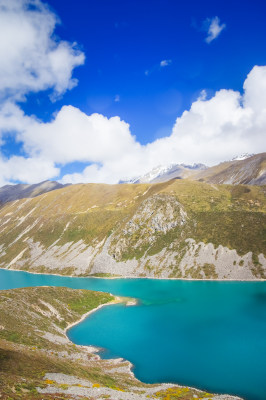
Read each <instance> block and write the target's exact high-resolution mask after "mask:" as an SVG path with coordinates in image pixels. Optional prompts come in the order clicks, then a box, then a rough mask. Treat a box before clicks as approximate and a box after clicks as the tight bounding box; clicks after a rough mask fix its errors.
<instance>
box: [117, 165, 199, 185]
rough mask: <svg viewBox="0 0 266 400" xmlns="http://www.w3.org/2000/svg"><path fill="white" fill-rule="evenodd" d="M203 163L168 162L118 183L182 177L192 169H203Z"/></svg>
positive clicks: (153, 181)
mask: <svg viewBox="0 0 266 400" xmlns="http://www.w3.org/2000/svg"><path fill="white" fill-rule="evenodd" d="M206 168H207V167H206V165H204V164H193V165H186V164H170V165H166V166H162V165H160V166H158V167H156V168H153V169H152V170H151V171H150V172H148V173H147V174H145V175H141V176H138V177H135V178H131V179H125V180H122V181H120V182H119V183H159V182H165V181H169V180H170V179H184V178H187V177H188V176H189V175H191V172H193V171H199V170H200V171H201V170H205V169H206Z"/></svg>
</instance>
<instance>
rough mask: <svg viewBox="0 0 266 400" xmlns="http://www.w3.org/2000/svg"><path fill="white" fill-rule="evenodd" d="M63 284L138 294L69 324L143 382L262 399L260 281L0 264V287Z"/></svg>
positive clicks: (81, 340) (265, 325) (265, 339)
mask: <svg viewBox="0 0 266 400" xmlns="http://www.w3.org/2000/svg"><path fill="white" fill-rule="evenodd" d="M44 285H49V286H67V287H71V288H84V289H92V290H102V291H107V292H111V293H113V294H117V295H124V296H132V297H136V298H138V300H139V304H138V305H137V306H134V307H126V306H124V305H121V304H118V305H113V306H107V307H104V308H102V309H101V310H99V311H97V312H96V313H94V314H92V315H91V316H90V317H88V318H87V319H86V320H85V321H84V322H82V323H81V324H79V325H77V326H75V327H73V328H72V329H71V330H70V331H69V332H68V335H69V337H70V339H71V340H72V341H73V342H75V343H77V344H85V345H86V344H93V345H96V346H100V347H102V348H104V349H105V350H104V351H103V353H102V357H106V358H109V357H124V358H126V359H128V360H130V361H131V362H132V363H133V364H134V366H135V370H134V372H135V375H136V376H137V377H138V378H139V379H141V380H142V381H144V382H149V383H154V382H176V383H180V384H183V385H189V386H195V387H198V388H201V389H205V390H208V391H212V392H216V393H230V394H236V395H239V396H242V397H244V398H245V399H248V400H266V282H201V281H168V280H147V279H141V280H140V279H117V280H107V279H92V278H67V277H59V276H52V275H33V274H28V273H25V272H16V271H6V270H0V289H10V288H16V287H25V286H44Z"/></svg>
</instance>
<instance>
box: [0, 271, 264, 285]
mask: <svg viewBox="0 0 266 400" xmlns="http://www.w3.org/2000/svg"><path fill="white" fill-rule="evenodd" d="M0 270H3V271H14V272H25V273H27V274H31V275H48V276H49V275H51V276H59V277H61V278H78V279H82V278H84V279H106V280H115V279H150V280H151V279H153V280H164V281H165V280H166V281H184V282H190V281H191V282H266V279H262V278H256V279H252V280H250V279H228V278H224V279H212V278H209V279H206V278H205V279H197V278H163V277H161V278H157V277H150V276H127V275H125V276H113V277H112V276H111V277H110V276H93V275H88V276H79V275H60V274H52V273H48V272H31V271H26V270H24V269H15V268H2V267H0Z"/></svg>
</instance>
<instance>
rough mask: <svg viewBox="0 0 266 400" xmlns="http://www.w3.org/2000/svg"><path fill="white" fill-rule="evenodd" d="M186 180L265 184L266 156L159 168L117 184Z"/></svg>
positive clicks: (265, 154)
mask: <svg viewBox="0 0 266 400" xmlns="http://www.w3.org/2000/svg"><path fill="white" fill-rule="evenodd" d="M187 178H188V179H194V180H199V181H202V182H208V183H215V184H222V183H225V184H231V185H238V184H248V185H265V184H266V153H261V154H255V155H254V154H253V155H249V154H242V155H241V156H237V157H235V158H234V159H233V160H231V161H226V162H223V163H221V164H219V165H215V166H214V167H206V166H205V165H203V164H194V165H192V166H191V165H185V164H173V165H169V166H159V167H157V168H154V169H153V170H151V171H150V172H149V173H147V174H145V175H143V176H139V177H137V178H133V179H129V180H125V181H122V182H121V183H158V182H166V181H168V180H170V179H187Z"/></svg>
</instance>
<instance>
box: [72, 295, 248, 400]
mask: <svg viewBox="0 0 266 400" xmlns="http://www.w3.org/2000/svg"><path fill="white" fill-rule="evenodd" d="M109 294H110V295H112V296H114V297H115V299H114V300H112V301H110V302H109V303H105V304H100V305H99V306H98V307H96V308H94V309H92V310H90V311H88V312H87V313H85V314H83V315H82V316H81V318H80V319H79V320H78V321H76V322H73V323H71V324H69V325H68V326H67V327H66V328H65V329H64V334H65V336H66V338H67V339H68V341H69V342H70V343H73V344H74V345H75V346H77V347H81V348H85V349H86V348H88V349H89V348H91V349H92V348H93V349H94V350H92V351H91V353H93V354H94V355H95V356H96V357H98V359H102V358H101V356H100V354H99V353H100V352H101V351H102V348H101V347H98V346H94V345H80V344H76V343H74V342H72V340H70V338H69V337H68V335H67V331H68V330H69V329H71V328H72V327H73V326H75V325H78V324H79V323H81V322H82V321H84V320H85V319H86V318H87V317H88V316H89V315H90V314H92V313H94V312H96V311H98V310H99V309H101V308H103V307H105V306H111V305H114V304H121V303H125V304H126V305H127V306H134V305H137V304H138V302H137V299H135V298H133V297H132V298H130V297H120V296H115V295H113V294H112V293H109ZM108 360H110V361H111V362H115V361H117V360H121V361H122V362H127V363H128V364H129V368H128V373H129V374H130V375H131V376H132V377H133V378H134V379H137V380H138V381H140V380H139V379H138V378H137V377H136V376H135V374H134V372H133V369H134V368H135V366H134V364H132V363H131V362H130V361H129V360H126V359H125V358H123V357H118V358H109V359H108ZM140 382H142V383H144V384H145V385H160V386H161V387H164V389H168V388H169V387H175V386H177V387H180V388H184V387H187V388H189V389H192V390H198V391H205V392H208V390H206V389H201V388H197V387H192V386H187V385H185V386H184V385H181V384H179V383H172V382H157V383H153V384H150V383H146V382H143V381H140ZM212 396H226V400H230V399H232V400H236V399H237V400H244V399H243V398H242V397H239V396H237V395H230V394H224V393H222V394H221V393H212Z"/></svg>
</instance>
